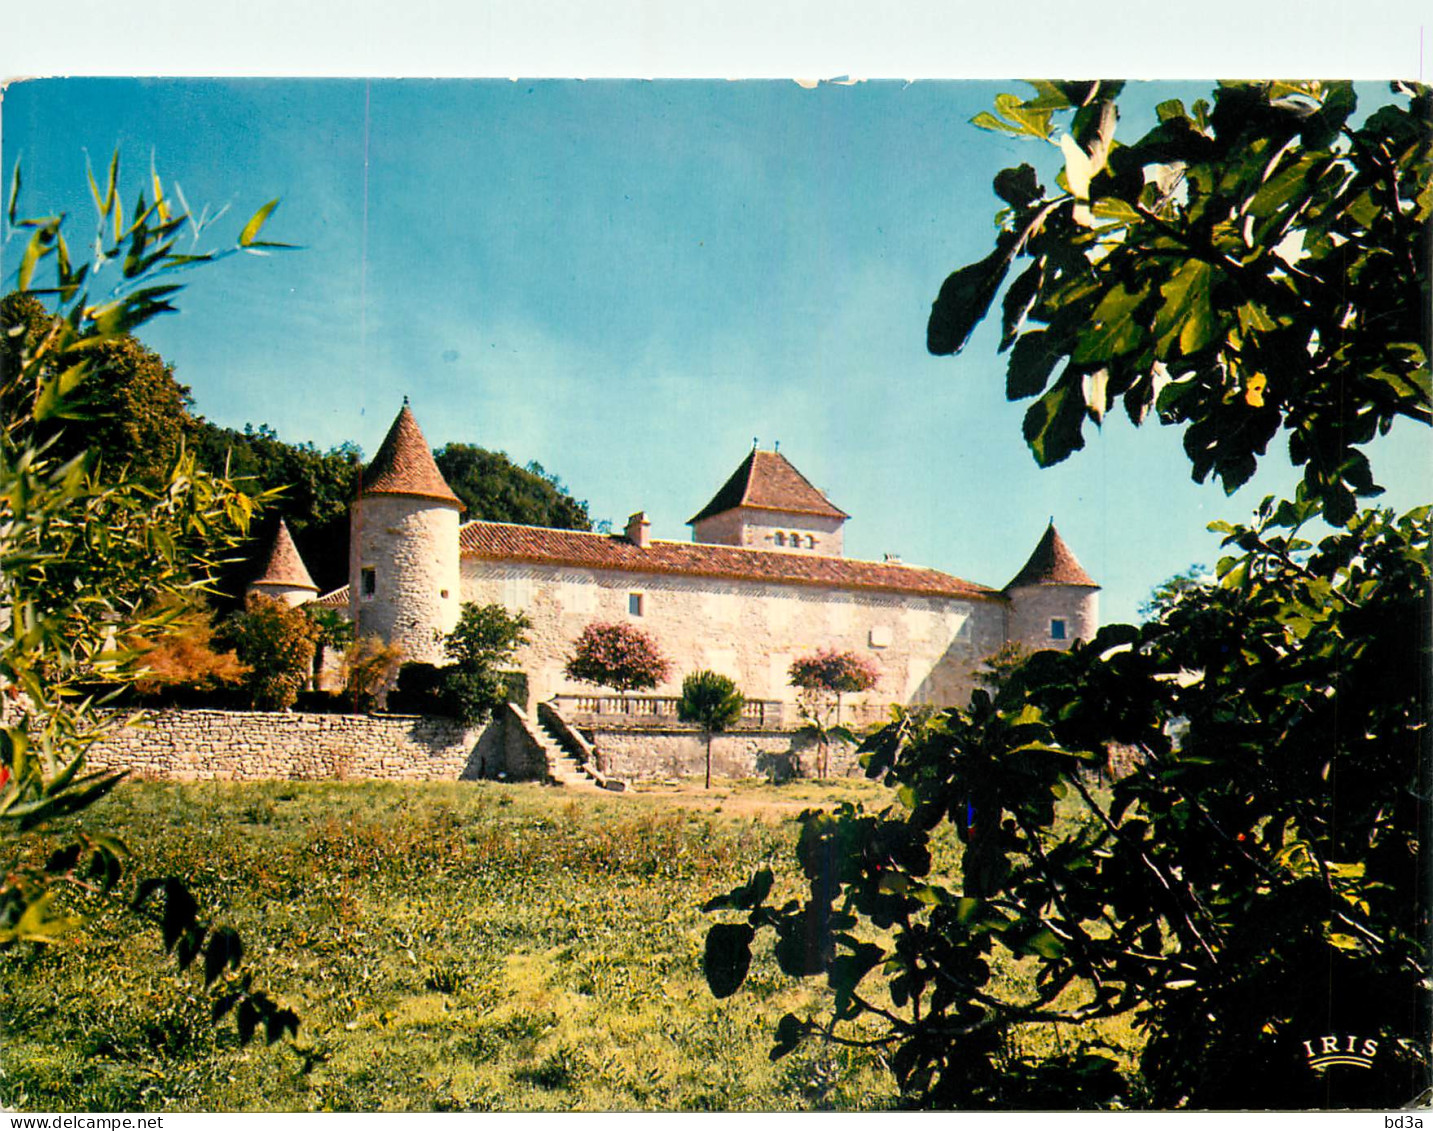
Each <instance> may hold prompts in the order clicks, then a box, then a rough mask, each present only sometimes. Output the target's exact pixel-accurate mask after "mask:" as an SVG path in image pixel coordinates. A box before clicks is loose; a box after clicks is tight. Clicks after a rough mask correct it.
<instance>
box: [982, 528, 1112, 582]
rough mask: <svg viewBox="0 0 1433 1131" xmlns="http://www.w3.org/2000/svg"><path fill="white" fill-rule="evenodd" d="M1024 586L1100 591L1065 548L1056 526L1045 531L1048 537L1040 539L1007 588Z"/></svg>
mask: <svg viewBox="0 0 1433 1131" xmlns="http://www.w3.org/2000/svg"><path fill="white" fill-rule="evenodd" d="M1022 585H1088V586H1089V587H1090V588H1092V589H1098V588H1099V586H1098V585H1096V584H1095V583H1094V581H1093V580H1092V579H1091V577H1090V575H1089V574H1088V573H1086V572H1085V571H1084V568H1083V567H1082V566H1081V565H1080V563H1079V562H1078V561H1077V560H1076V559H1075V555H1074V554H1073V553H1072V552H1071V550H1070V547H1069V546H1067V545H1065V540H1064V539H1063V538H1061V537H1060V532H1059V531H1058V530H1056V529H1055V524H1054V523H1053V522H1052V523H1050V525H1049V526H1048V527H1046V529H1045V536H1044V537H1043V538H1041V539H1040V544H1039V545H1038V546H1036V547H1035V552H1034V553H1033V554H1031V555H1030V560H1029V561H1028V562H1026V563H1025V565H1024V567H1023V568H1022V569H1021V570H1020V572H1019V573H1017V574H1016V575H1015V578H1014V580H1012V581H1011V582H1010V584H1009V585H1007V586H1006V587H1005V588H1006V589H1007V590H1009V589H1018V588H1019V587H1020V586H1022Z"/></svg>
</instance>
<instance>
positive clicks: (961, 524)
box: [0, 79, 1433, 620]
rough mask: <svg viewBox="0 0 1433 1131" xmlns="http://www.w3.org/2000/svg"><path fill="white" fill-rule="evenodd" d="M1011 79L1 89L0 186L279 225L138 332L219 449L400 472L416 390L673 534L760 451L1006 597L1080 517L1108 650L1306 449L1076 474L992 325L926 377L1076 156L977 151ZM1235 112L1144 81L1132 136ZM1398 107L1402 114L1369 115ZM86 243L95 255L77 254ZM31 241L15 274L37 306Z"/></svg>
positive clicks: (485, 434) (419, 404)
mask: <svg viewBox="0 0 1433 1131" xmlns="http://www.w3.org/2000/svg"><path fill="white" fill-rule="evenodd" d="M1019 89H1022V88H1021V87H1020V85H1019V84H1018V83H1015V82H1003V83H1000V82H996V83H988V82H987V83H981V82H968V83H954V82H919V83H913V84H908V83H901V82H875V83H862V84H856V85H840V84H831V83H826V84H822V85H821V86H819V87H818V88H816V89H803V88H802V87H800V86H798V85H796V84H795V83H792V82H787V81H770V82H759V81H746V82H714V81H706V82H676V81H661V82H634V81H597V82H574V81H537V80H534V81H523V82H511V81H506V80H486V81H450V82H435V81H422V80H387V81H379V80H375V81H371V82H366V81H362V80H359V81H353V80H328V81H290V80H249V81H243V80H192V79H163V80H143V81H138V80H126V79H116V80H73V79H56V80H43V81H35V82H26V83H19V84H15V85H12V86H11V87H10V88H9V89H8V90H7V91H6V92H5V99H4V103H3V124H0V130H3V132H0V157H3V163H4V168H5V170H6V173H7V176H8V171H9V169H10V167H11V165H12V164H13V162H14V161H15V159H16V158H17V157H20V158H21V159H22V161H23V170H24V177H25V194H24V197H23V200H22V203H23V204H24V205H25V206H26V210H27V211H29V213H30V214H37V213H39V212H41V211H44V212H49V211H55V210H67V211H69V212H70V214H71V217H72V222H73V223H74V225H75V230H76V233H77V234H78V233H80V232H84V231H87V230H88V229H89V227H90V225H91V220H92V217H93V207H92V205H91V204H90V202H89V198H88V194H87V191H86V190H85V187H84V184H85V178H84V170H85V154H86V152H88V154H89V155H90V157H91V159H92V160H93V162H94V163H95V165H96V166H102V165H103V164H104V163H105V162H107V160H108V157H109V154H110V153H111V152H112V151H113V150H114V148H115V147H116V145H118V146H119V147H120V149H121V151H122V155H123V156H122V160H123V162H124V166H125V177H124V180H125V183H126V186H127V189H128V192H127V195H132V193H133V191H134V189H135V188H136V187H137V186H138V183H139V178H140V177H141V176H143V175H146V174H147V171H148V166H149V162H150V158H151V154H153V156H154V160H155V162H156V164H157V167H158V169H159V171H160V173H161V175H162V176H163V177H164V179H165V181H166V183H167V184H170V185H172V184H173V183H174V182H176V181H177V182H178V183H179V184H180V185H182V187H183V191H184V194H185V196H186V198H187V199H188V200H189V202H190V204H191V205H193V206H195V207H196V208H198V207H199V206H200V205H201V203H208V204H210V205H211V206H214V207H218V206H222V205H225V204H227V205H229V206H230V212H229V214H228V215H227V216H226V217H225V220H224V222H223V224H221V226H220V227H219V228H218V229H216V235H215V237H214V238H215V240H216V241H222V240H224V239H226V238H228V239H231V238H232V236H233V234H234V232H235V231H236V230H237V227H238V224H239V223H241V222H242V219H243V218H246V217H247V216H248V215H249V214H251V213H252V212H253V211H254V210H255V209H256V208H258V207H259V206H260V205H261V204H263V203H264V202H265V201H266V200H269V199H271V198H272V197H275V196H278V197H281V198H282V205H281V206H280V208H279V210H278V211H277V213H276V214H275V215H274V217H273V218H272V220H271V221H270V224H269V226H268V229H267V232H266V234H267V235H268V237H269V238H272V239H279V240H285V241H289V242H293V243H297V244H301V245H302V246H303V250H301V251H296V252H290V253H284V254H280V255H274V256H269V257H264V258H259V257H253V258H250V257H245V256H241V257H237V258H234V259H230V260H228V261H226V262H224V263H222V264H220V265H217V266H215V267H212V268H207V269H204V270H202V271H199V272H195V273H194V274H193V275H192V276H191V277H190V286H189V288H188V289H187V290H186V291H185V292H184V293H183V294H182V295H181V296H180V306H181V311H182V312H181V313H180V314H179V315H177V316H168V317H166V318H164V319H161V320H159V321H157V322H155V323H153V324H151V325H150V326H149V327H146V328H145V330H144V331H143V333H142V335H141V336H142V337H143V338H144V339H145V341H146V342H147V343H148V344H150V345H151V346H153V347H154V348H155V349H157V350H159V351H160V353H162V354H163V355H164V356H165V357H166V358H167V359H168V360H170V361H171V362H172V363H173V364H174V366H175V368H176V372H177V375H178V377H179V379H180V380H181V381H183V382H184V383H185V384H187V385H189V386H190V387H191V388H192V390H193V393H194V398H195V401H196V407H197V409H198V411H200V412H202V413H203V414H204V415H205V416H207V417H208V418H210V419H211V420H214V421H216V422H218V423H221V424H226V425H232V426H242V425H243V424H245V423H246V422H252V423H254V424H259V423H267V424H269V425H271V426H272V427H274V428H275V429H277V430H278V432H279V434H280V435H281V436H282V437H283V438H284V439H286V440H290V441H312V442H314V443H316V444H318V445H319V446H320V447H325V448H326V447H329V446H332V445H335V444H338V443H340V442H342V441H344V440H353V441H356V442H357V443H358V444H359V445H360V446H361V447H362V448H363V449H364V450H365V451H366V452H368V453H372V451H373V450H374V449H375V448H376V446H377V444H378V442H379V440H380V439H381V438H382V435H383V433H384V431H385V430H386V428H387V426H388V424H389V422H390V421H391V419H392V417H393V415H394V414H395V413H396V411H397V409H398V407H399V405H400V404H401V401H402V398H403V396H404V395H407V396H409V397H410V398H411V400H412V405H413V409H414V411H415V413H416V414H417V416H418V419H419V422H420V423H421V424H422V426H423V428H424V431H425V432H426V434H427V436H428V439H429V440H430V442H431V443H433V444H434V445H435V446H439V445H441V444H443V443H444V442H447V441H450V440H460V441H467V442H471V443H476V444H479V445H482V446H484V447H489V448H494V449H499V450H502V451H505V452H507V453H508V454H509V455H510V456H511V457H512V458H513V459H514V460H516V461H517V462H519V463H526V462H528V461H529V460H536V461H539V462H540V463H542V464H543V466H544V467H546V468H547V469H548V470H549V471H551V472H554V473H556V474H558V475H560V476H561V477H562V478H563V480H564V481H565V482H566V483H567V484H568V486H569V487H570V488H571V490H572V491H573V493H574V494H575V495H577V497H579V498H585V499H587V500H588V501H589V503H590V506H591V510H592V513H593V515H594V517H596V518H608V519H611V520H612V521H613V522H614V524H616V525H617V526H618V527H619V528H620V526H621V523H622V521H623V520H624V519H625V517H626V516H627V514H629V513H630V512H631V511H634V510H637V509H645V510H646V511H647V512H648V514H649V516H650V517H651V519H652V522H653V533H654V535H655V536H657V537H663V538H676V539H685V538H687V537H689V531H688V528H687V527H685V526H684V525H683V524H684V522H685V520H686V519H687V518H689V517H690V516H691V515H692V514H693V513H695V512H696V511H697V510H698V509H699V508H700V507H701V506H702V504H704V503H705V502H706V501H707V499H708V498H709V497H710V495H711V494H712V493H713V492H714V491H715V490H716V488H717V487H718V486H719V485H720V484H721V483H722V481H723V480H724V479H725V478H726V476H727V475H728V474H729V473H730V472H731V470H732V469H733V468H734V467H735V466H736V465H737V463H738V462H740V460H741V459H742V458H743V456H744V455H745V453H746V452H747V451H748V450H749V448H750V446H751V442H752V438H753V437H758V438H759V440H760V443H761V445H762V446H763V447H770V446H771V445H772V443H773V442H775V441H779V442H780V445H781V451H782V452H783V453H784V454H785V455H787V456H788V457H789V458H790V459H791V460H792V462H793V463H794V464H795V465H796V466H797V467H798V468H800V469H801V470H802V471H803V472H804V473H805V474H806V476H807V477H808V478H809V479H811V480H812V482H814V483H815V484H816V485H817V486H819V487H821V488H823V489H825V490H827V491H828V493H829V494H830V497H831V498H832V500H833V501H834V502H835V503H836V504H837V505H839V506H840V507H842V508H843V509H844V510H846V511H847V512H849V513H850V514H851V515H852V516H853V517H852V520H851V521H850V522H849V523H848V524H847V540H846V547H847V553H848V554H849V555H850V556H854V557H863V558H874V559H877V560H879V559H880V557H881V555H882V554H883V553H895V554H899V555H900V556H902V557H903V558H904V559H905V560H906V561H912V562H918V563H920V564H924V565H930V566H933V567H936V568H939V569H943V570H946V571H948V572H951V573H954V574H957V575H959V576H962V577H966V578H969V579H971V580H975V581H979V582H983V583H986V584H991V585H995V586H999V585H1003V584H1004V583H1005V582H1006V581H1007V580H1009V578H1010V577H1011V576H1012V575H1013V574H1014V573H1015V571H1016V570H1017V569H1018V568H1019V566H1020V565H1021V564H1022V563H1023V561H1024V560H1025V557H1026V556H1027V555H1028V554H1029V552H1030V550H1031V549H1032V548H1033V546H1034V545H1035V542H1036V541H1037V539H1038V538H1039V536H1040V534H1041V532H1042V530H1043V528H1044V525H1045V522H1046V520H1047V519H1048V518H1049V517H1050V516H1051V515H1053V516H1054V517H1055V520H1056V523H1057V525H1058V526H1059V528H1060V530H1061V532H1062V533H1063V534H1064V535H1065V537H1066V540H1067V541H1068V542H1069V543H1070V545H1071V546H1072V548H1073V549H1074V550H1075V552H1076V554H1077V555H1078V556H1079V557H1080V559H1081V561H1082V562H1083V563H1084V565H1085V567H1086V568H1087V569H1088V570H1089V572H1090V573H1091V574H1092V575H1093V576H1094V577H1095V578H1096V579H1097V580H1098V581H1100V582H1101V583H1102V584H1103V585H1104V586H1105V593H1104V596H1103V615H1104V618H1105V619H1106V620H1113V619H1127V618H1130V617H1133V616H1134V615H1135V610H1136V607H1137V606H1138V604H1139V603H1140V601H1141V600H1143V599H1144V598H1145V596H1146V595H1147V594H1148V591H1149V589H1150V588H1151V586H1153V585H1154V584H1156V583H1157V582H1159V581H1160V580H1161V579H1163V578H1165V577H1167V576H1169V575H1170V574H1172V573H1174V572H1176V571H1178V570H1180V569H1183V568H1184V567H1186V566H1187V565H1189V564H1190V563H1191V562H1194V561H1202V562H1206V563H1211V564H1212V562H1213V561H1214V560H1215V558H1216V557H1217V555H1218V551H1217V541H1216V539H1214V537H1213V536H1211V535H1209V534H1207V533H1206V532H1205V531H1204V526H1205V524H1207V523H1208V522H1210V521H1212V520H1214V519H1216V518H1225V519H1231V520H1236V521H1237V520H1242V519H1243V518H1245V517H1246V516H1247V515H1248V513H1249V512H1250V511H1251V510H1252V508H1253V507H1254V506H1255V505H1256V504H1257V502H1258V500H1259V499H1260V498H1261V497H1262V496H1263V495H1265V494H1270V493H1283V492H1287V491H1288V490H1290V489H1291V486H1292V483H1293V482H1294V479H1295V475H1294V473H1293V472H1292V471H1291V470H1290V469H1289V468H1288V467H1287V460H1286V458H1285V456H1284V455H1283V451H1282V449H1281V448H1276V449H1275V450H1273V451H1271V454H1270V457H1269V459H1268V460H1267V461H1266V466H1265V467H1264V468H1263V469H1261V471H1260V473H1259V474H1258V475H1257V476H1256V477H1255V480H1254V481H1253V482H1252V483H1251V484H1250V485H1249V486H1247V487H1246V488H1244V489H1243V490H1241V491H1240V492H1239V493H1238V494H1236V495H1235V496H1234V497H1232V498H1226V497H1225V496H1224V494H1223V492H1222V490H1221V489H1220V488H1219V487H1218V486H1216V485H1214V484H1204V485H1197V484H1194V483H1192V482H1190V480H1189V475H1188V470H1187V463H1186V461H1185V459H1184V457H1183V455H1182V453H1181V451H1180V447H1179V435H1178V433H1177V432H1176V431H1174V430H1171V429H1161V428H1157V427H1153V426H1146V427H1145V428H1143V429H1140V430H1135V429H1133V428H1131V427H1130V426H1129V425H1128V423H1127V422H1126V421H1124V420H1123V418H1119V419H1112V420H1111V422H1110V423H1109V424H1108V425H1107V426H1106V428H1105V429H1104V431H1103V433H1091V434H1090V435H1089V439H1088V443H1087V447H1086V449H1085V450H1084V451H1083V452H1080V453H1077V454H1076V455H1075V456H1073V457H1072V458H1071V459H1070V460H1069V461H1067V462H1066V463H1064V464H1062V465H1060V466H1059V467H1057V468H1054V469H1050V470H1046V471H1041V470H1040V469H1038V468H1037V467H1036V466H1035V464H1034V461H1033V460H1032V459H1031V457H1030V455H1029V453H1028V452H1027V450H1026V449H1025V446H1024V444H1023V442H1022V441H1021V439H1020V419H1021V416H1022V414H1023V412H1024V408H1025V404H1024V403H1023V402H1022V403H1018V404H1013V405H1012V404H1007V403H1006V402H1005V400H1004V397H1003V372H1004V367H1003V358H1001V357H998V356H997V355H996V352H995V341H996V334H995V333H994V332H993V327H990V326H986V327H983V328H982V329H981V330H979V331H978V332H977V333H976V335H975V337H974V339H973V340H972V342H971V343H970V345H969V346H968V347H967V348H966V350H965V352H964V353H963V354H962V355H961V356H960V357H959V358H956V359H950V358H933V357H930V356H929V355H928V354H927V353H926V350H925V337H924V326H925V318H926V314H927V312H928V311H929V307H930V302H931V300H932V298H933V297H934V295H935V293H936V291H937V289H938V288H939V286H940V283H941V280H942V279H943V278H944V277H945V275H946V274H947V273H948V272H949V271H951V270H952V269H953V268H955V267H957V266H960V265H962V264H964V263H966V262H968V261H970V260H972V259H974V258H977V257H980V256H982V255H983V254H985V251H986V250H988V247H989V242H990V239H991V235H992V231H993V228H992V216H993V213H994V211H995V208H996V206H997V201H996V199H995V197H994V196H993V194H992V193H991V191H990V187H989V186H990V179H991V177H992V175H993V174H994V173H995V172H996V171H997V170H998V169H1000V168H1001V167H1003V166H1005V165H1008V164H1012V163H1015V162H1018V161H1022V160H1023V161H1031V162H1034V163H1036V164H1037V166H1040V167H1041V168H1042V171H1044V172H1045V174H1046V176H1047V177H1049V176H1052V175H1053V169H1054V167H1055V162H1056V160H1057V152H1056V151H1055V150H1054V149H1053V148H1051V147H1045V146H1042V145H1040V144H1039V143H1030V144H1021V143H1017V142H1014V141H1011V140H1008V139H1004V138H1001V137H998V136H994V135H991V134H987V133H984V132H982V131H979V130H977V129H975V128H973V127H971V126H969V125H968V121H969V119H970V118H971V117H972V116H973V115H974V114H976V113H977V112H979V111H980V110H982V109H986V108H988V106H989V104H990V102H991V100H992V98H993V97H994V95H995V94H996V93H997V92H999V91H1001V90H1019ZM1201 89H1207V84H1189V83H1183V84H1143V85H1142V86H1141V87H1140V89H1139V90H1137V91H1136V92H1135V93H1134V97H1133V98H1132V99H1131V107H1130V109H1129V111H1128V112H1127V113H1126V117H1125V120H1124V121H1123V122H1122V125H1121V129H1122V131H1124V130H1130V131H1134V130H1138V129H1140V128H1141V126H1142V124H1143V122H1144V119H1145V118H1146V116H1147V115H1148V112H1149V108H1150V107H1152V106H1153V104H1154V103H1155V102H1156V101H1158V100H1159V99H1161V98H1164V97H1168V96H1171V95H1185V96H1189V95H1190V94H1193V93H1197V92H1198V91H1199V90H1201ZM1366 90H1367V92H1368V93H1369V94H1372V95H1373V96H1377V94H1378V90H1379V88H1378V87H1368V88H1366ZM72 242H81V243H82V242H83V241H82V240H72ZM18 252H19V244H18V242H17V241H16V240H11V241H10V242H9V243H8V244H7V245H6V246H5V247H4V249H3V253H0V254H3V260H0V268H3V271H4V273H5V275H6V276H7V278H12V277H13V272H14V269H15V264H16V261H17V259H18ZM1373 454H1374V466H1375V470H1376V471H1377V472H1378V474H1379V476H1380V480H1381V481H1382V482H1383V483H1384V484H1385V486H1387V487H1388V488H1389V493H1388V495H1387V496H1385V501H1386V502H1388V503H1389V504H1390V505H1393V506H1396V507H1400V508H1406V507H1409V506H1413V505H1416V504H1418V503H1421V502H1424V501H1427V497H1428V493H1429V490H1428V489H1429V485H1430V482H1433V475H1430V473H1433V448H1430V446H1429V445H1428V443H1427V436H1426V434H1420V433H1419V432H1418V430H1416V429H1414V428H1411V427H1410V428H1406V429H1398V430H1395V433H1394V435H1393V436H1391V437H1389V438H1388V440H1386V441H1382V442H1381V443H1380V445H1379V447H1378V448H1377V449H1376V450H1375V451H1374V453H1373Z"/></svg>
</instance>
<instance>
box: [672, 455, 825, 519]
mask: <svg viewBox="0 0 1433 1131" xmlns="http://www.w3.org/2000/svg"><path fill="white" fill-rule="evenodd" d="M736 507H751V508H753V509H755V510H766V511H785V512H787V513H788V514H816V515H822V516H824V517H826V518H842V519H844V518H850V517H851V516H850V515H848V514H847V513H846V512H845V511H843V510H841V509H840V508H839V507H835V506H832V505H831V503H830V501H829V500H828V499H827V498H826V496H825V495H823V494H821V492H820V491H818V490H817V489H816V488H815V487H813V486H811V483H810V481H809V480H807V478H806V477H805V476H804V475H802V474H801V472H799V471H797V470H796V468H794V467H792V466H791V463H790V461H788V460H787V458H786V457H785V456H783V455H782V454H781V453H780V452H762V451H758V450H757V449H756V448H752V449H751V453H750V454H749V455H748V456H747V457H746V459H744V460H742V461H741V466H740V467H738V468H737V469H736V470H735V471H734V472H732V475H731V478H730V479H728V480H727V481H726V482H725V483H724V484H722V488H721V490H720V491H718V492H717V493H716V494H715V495H714V496H713V497H712V501H711V502H709V503H708V504H707V505H706V506H704V507H703V508H702V509H701V510H700V511H698V512H697V514H696V516H695V517H693V518H689V519H688V520H687V525H688V526H690V525H691V524H692V523H694V522H701V520H702V519H704V518H710V517H711V516H712V515H714V514H721V513H722V512H724V511H729V510H734V509H735V508H736Z"/></svg>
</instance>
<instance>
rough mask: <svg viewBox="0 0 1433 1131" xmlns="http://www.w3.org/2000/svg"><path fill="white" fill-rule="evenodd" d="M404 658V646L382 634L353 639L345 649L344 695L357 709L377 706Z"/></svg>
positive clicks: (369, 709) (343, 667)
mask: <svg viewBox="0 0 1433 1131" xmlns="http://www.w3.org/2000/svg"><path fill="white" fill-rule="evenodd" d="M402 659H403V648H402V646H401V645H398V644H388V643H385V642H384V640H383V638H382V637H380V636H365V637H364V638H363V639H362V640H355V641H353V642H352V643H351V644H349V645H348V647H347V648H345V649H344V650H343V662H342V664H341V670H342V672H343V698H344V699H345V700H347V701H348V703H349V704H350V705H351V706H352V708H353V710H355V711H371V710H373V707H374V705H375V704H376V703H377V702H378V696H379V693H380V692H382V690H383V688H384V686H385V685H386V684H387V683H388V682H389V681H390V680H392V678H393V673H394V672H395V671H397V670H398V665H399V663H400V662H401V661H402Z"/></svg>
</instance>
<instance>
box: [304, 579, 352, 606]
mask: <svg viewBox="0 0 1433 1131" xmlns="http://www.w3.org/2000/svg"><path fill="white" fill-rule="evenodd" d="M309 604H311V605H318V606H319V607H320V608H324V609H346V608H348V586H347V585H342V586H340V587H339V588H337V589H335V590H333V591H332V592H329V593H325V594H324V595H323V596H322V597H315V598H314V599H313V600H312V601H310V602H309Z"/></svg>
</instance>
